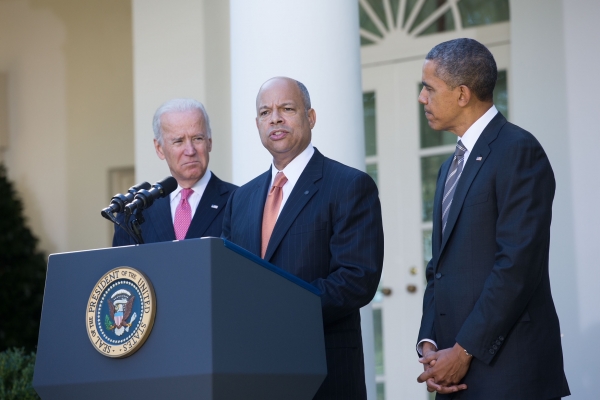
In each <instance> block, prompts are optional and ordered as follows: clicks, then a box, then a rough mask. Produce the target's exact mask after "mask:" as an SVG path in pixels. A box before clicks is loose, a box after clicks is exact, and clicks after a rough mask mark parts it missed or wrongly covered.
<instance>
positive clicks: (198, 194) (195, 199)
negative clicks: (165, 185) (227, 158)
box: [169, 169, 212, 224]
mask: <svg viewBox="0 0 600 400" xmlns="http://www.w3.org/2000/svg"><path fill="white" fill-rule="evenodd" d="M211 176H212V173H211V172H210V170H209V169H207V170H206V172H205V173H204V176H203V177H202V178H200V180H199V181H198V182H196V183H195V184H194V186H192V187H191V188H190V189H192V190H193V191H194V193H192V194H191V196H190V197H188V203H190V207H191V209H192V219H194V214H196V208H198V204H200V199H202V195H203V194H204V191H205V190H206V186H207V185H208V181H210V178H211ZM181 189H183V188H182V187H181V186H179V185H177V189H175V190H174V191H173V192H171V194H170V195H169V196H170V199H171V220H172V221H173V224H174V223H175V210H177V206H178V205H179V201H180V200H181Z"/></svg>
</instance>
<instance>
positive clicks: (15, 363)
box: [0, 349, 39, 400]
mask: <svg viewBox="0 0 600 400" xmlns="http://www.w3.org/2000/svg"><path fill="white" fill-rule="evenodd" d="M34 366H35V353H31V354H25V350H24V349H8V350H6V351H3V352H2V353H0V399H3V400H34V399H39V396H38V395H37V393H36V392H35V390H34V389H33V386H32V385H31V384H32V381H33V368H34Z"/></svg>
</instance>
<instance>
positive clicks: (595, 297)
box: [562, 0, 600, 399]
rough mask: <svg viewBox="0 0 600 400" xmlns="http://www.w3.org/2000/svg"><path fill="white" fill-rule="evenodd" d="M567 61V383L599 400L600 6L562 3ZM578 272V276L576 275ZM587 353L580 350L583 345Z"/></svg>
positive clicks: (585, 0)
mask: <svg viewBox="0 0 600 400" xmlns="http://www.w3.org/2000/svg"><path fill="white" fill-rule="evenodd" d="M562 12H563V24H564V43H565V61H566V77H567V79H566V88H567V90H566V94H567V95H566V99H567V113H568V114H567V117H568V119H567V123H568V126H567V128H568V140H569V146H568V149H567V150H568V152H565V153H566V154H565V155H564V156H567V157H569V162H570V173H571V187H570V191H571V194H572V198H573V201H572V207H573V212H572V216H573V226H574V228H573V241H574V249H573V251H574V252H575V256H576V264H575V265H568V266H565V267H566V269H567V271H568V272H567V273H568V274H570V275H573V276H574V277H575V278H576V283H577V288H576V291H575V292H571V293H563V295H564V296H569V297H572V298H573V301H574V302H576V304H577V309H578V317H579V318H578V319H579V325H578V328H579V332H578V334H577V333H573V335H572V337H571V338H566V337H565V339H566V340H568V341H569V349H570V350H571V351H572V353H569V354H568V355H567V361H568V364H567V366H568V369H569V370H568V373H569V375H568V378H569V379H570V382H571V385H572V392H573V393H574V394H575V395H574V396H573V398H574V399H592V398H598V397H600V395H599V394H598V388H597V386H596V385H597V383H598V382H600V366H596V365H590V364H589V360H597V359H600V350H599V349H600V348H599V346H598V345H597V343H598V340H599V339H600V309H599V308H598V306H599V305H600V261H599V257H598V248H599V246H600V175H599V171H600V167H599V166H598V159H599V157H598V151H599V150H600V124H599V123H598V110H599V109H600V97H599V95H600V78H599V72H598V67H599V66H600V53H599V52H598V49H599V48H600V42H599V38H600V24H599V23H598V22H599V21H600V2H599V1H597V0H563V1H562ZM574 270H576V271H574ZM588 344H591V346H590V347H589V349H588V350H583V351H582V345H583V346H585V347H586V348H587V347H588V346H587V345H588Z"/></svg>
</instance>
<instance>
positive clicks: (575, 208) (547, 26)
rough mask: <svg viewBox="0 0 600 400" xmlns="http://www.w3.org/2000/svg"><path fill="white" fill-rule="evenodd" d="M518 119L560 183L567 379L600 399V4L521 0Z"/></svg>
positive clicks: (555, 261) (559, 298) (514, 111)
mask: <svg viewBox="0 0 600 400" xmlns="http://www.w3.org/2000/svg"><path fill="white" fill-rule="evenodd" d="M510 8H511V64H512V69H511V74H512V77H509V79H510V81H511V86H510V90H509V95H510V102H509V104H511V109H510V115H511V119H512V121H513V122H515V123H516V124H517V125H520V126H522V127H523V128H525V129H527V130H529V131H531V132H532V133H533V134H534V135H535V136H536V137H537V138H538V139H539V140H540V142H541V143H542V145H543V146H544V149H545V150H546V152H547V153H548V157H549V158H550V162H551V163H552V167H553V169H554V173H555V177H556V195H555V199H554V206H553V218H552V232H551V236H552V237H551V244H550V246H551V248H550V281H551V284H552V293H553V297H554V302H555V304H556V308H557V311H558V316H559V319H560V326H561V333H562V334H563V339H562V345H563V354H564V358H565V372H566V375H567V379H568V381H569V386H570V388H571V392H572V393H573V394H574V396H573V398H574V399H588V398H595V397H597V394H596V387H595V384H596V382H598V380H599V379H600V369H598V368H589V365H588V364H587V360H589V359H595V358H597V356H599V355H600V351H598V349H597V346H595V345H592V347H591V350H590V351H582V350H581V346H582V344H587V343H595V342H596V341H597V338H598V337H599V336H600V312H598V307H597V305H598V303H599V302H600V270H599V269H598V255H597V252H598V250H597V248H598V243H599V242H600V214H599V213H598V199H600V186H599V185H598V182H599V178H598V170H599V168H598V155H597V153H598V148H600V128H599V125H598V123H597V114H598V112H597V110H598V106H599V102H598V96H597V94H598V93H599V92H600V80H598V78H597V71H596V70H597V66H598V64H599V63H600V56H599V55H598V52H597V51H594V50H593V49H595V48H596V47H598V46H597V42H598V37H599V36H600V27H599V25H598V22H597V21H598V19H599V18H600V3H599V2H598V1H597V0H512V1H511V3H510Z"/></svg>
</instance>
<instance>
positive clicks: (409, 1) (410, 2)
mask: <svg viewBox="0 0 600 400" xmlns="http://www.w3.org/2000/svg"><path fill="white" fill-rule="evenodd" d="M417 1H419V0H406V8H405V9H404V21H402V26H403V27H404V25H405V24H406V21H407V20H408V17H409V16H410V13H411V11H412V9H413V8H414V6H415V5H416V4H417Z"/></svg>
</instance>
